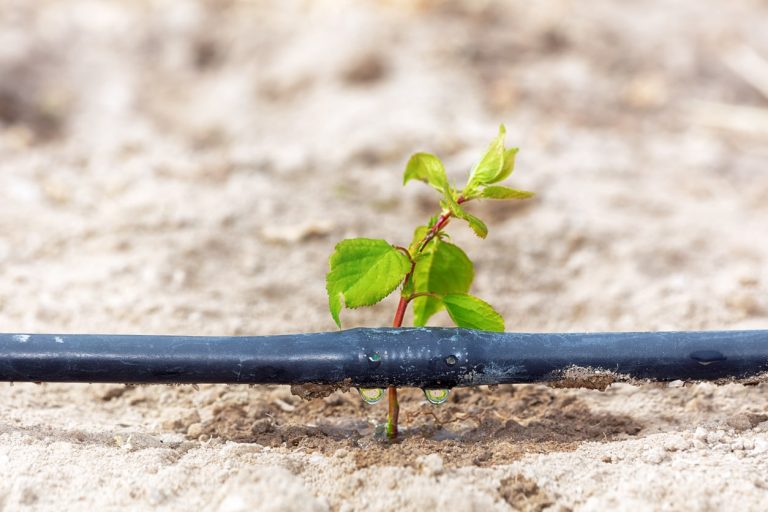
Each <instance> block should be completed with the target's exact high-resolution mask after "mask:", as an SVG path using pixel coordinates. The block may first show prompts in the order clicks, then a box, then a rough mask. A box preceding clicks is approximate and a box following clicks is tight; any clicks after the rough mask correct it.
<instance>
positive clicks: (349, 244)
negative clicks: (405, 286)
mask: <svg viewBox="0 0 768 512" xmlns="http://www.w3.org/2000/svg"><path fill="white" fill-rule="evenodd" d="M330 266H331V270H330V272H328V274H327V275H326V278H325V289H326V291H327V292H328V308H329V309H330V311H331V316H332V317H333V320H334V321H335V322H336V325H338V326H339V327H341V320H340V319H339V312H340V311H341V307H342V305H341V298H342V297H343V298H344V305H345V306H346V307H348V308H357V307H361V306H371V305H373V304H376V303H377V302H379V301H380V300H381V299H383V298H384V297H386V296H387V295H389V294H390V293H392V292H393V291H394V290H395V288H397V286H398V285H399V284H400V283H401V282H402V280H403V279H404V278H405V276H406V274H407V273H408V271H409V270H410V269H411V262H410V260H409V259H408V257H407V256H406V255H405V254H403V253H402V252H401V251H399V250H397V249H395V248H394V247H392V246H391V245H390V244H389V243H388V242H387V241H386V240H373V239H370V238H352V239H348V240H343V241H342V242H340V243H339V244H337V245H336V249H335V250H334V252H333V254H332V255H331V258H330Z"/></svg>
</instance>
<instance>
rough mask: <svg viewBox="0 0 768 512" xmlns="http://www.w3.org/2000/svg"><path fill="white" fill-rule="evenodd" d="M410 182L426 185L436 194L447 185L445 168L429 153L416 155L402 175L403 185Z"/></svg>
mask: <svg viewBox="0 0 768 512" xmlns="http://www.w3.org/2000/svg"><path fill="white" fill-rule="evenodd" d="M410 180H420V181H423V182H425V183H428V184H429V185H431V186H432V187H433V188H435V189H436V190H437V191H438V192H442V191H443V188H444V187H445V186H446V185H447V184H448V178H447V176H446V175H445V168H444V167H443V164H442V162H440V159H439V158H437V157H436V156H435V155H430V154H429V153H416V154H415V155H413V156H412V157H411V159H410V160H409V161H408V165H406V166H405V173H404V174H403V185H405V184H406V183H408V182H409V181H410Z"/></svg>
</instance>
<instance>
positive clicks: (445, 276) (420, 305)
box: [326, 125, 533, 438]
mask: <svg viewBox="0 0 768 512" xmlns="http://www.w3.org/2000/svg"><path fill="white" fill-rule="evenodd" d="M505 133H506V130H505V128H504V126H503V125H502V126H500V127H499V134H498V135H497V136H496V138H495V139H493V141H492V142H491V144H490V146H489V147H488V150H487V151H486V152H485V154H484V155H483V156H482V158H481V159H480V160H479V161H478V162H477V164H475V166H474V167H473V168H472V170H471V171H470V173H469V177H468V179H467V183H466V185H464V188H462V189H459V188H457V187H456V186H455V185H452V184H451V183H449V182H448V177H447V175H446V173H445V168H444V167H443V164H442V162H440V159H438V158H437V157H436V156H434V155H431V154H429V153H416V154H415V155H413V156H412V157H411V159H410V160H409V161H408V165H407V166H406V168H405V173H404V175H403V185H405V184H406V183H408V182H409V181H411V180H419V181H423V182H424V183H426V184H428V185H429V186H431V187H432V188H434V189H435V190H436V191H437V192H438V194H440V208H441V211H440V213H439V214H437V215H435V216H433V217H432V218H431V219H430V220H429V222H428V223H427V224H426V225H423V226H419V227H417V228H416V230H415V231H414V234H413V239H412V240H411V243H410V245H408V246H407V247H405V246H400V245H392V244H390V243H389V242H387V241H386V240H380V239H372V238H351V239H347V240H343V241H341V242H340V243H339V244H337V245H336V248H335V250H334V252H333V254H332V255H331V258H330V271H329V272H328V274H327V276H326V290H327V291H328V307H329V309H330V311H331V316H332V317H333V320H334V321H335V322H336V325H338V326H339V327H341V319H340V317H339V314H340V313H341V309H342V307H347V308H351V309H354V308H358V307H362V306H372V305H374V304H376V303H378V302H380V301H381V300H383V299H384V298H385V297H387V296H388V295H389V294H391V293H392V292H394V291H395V290H396V289H397V288H398V287H399V288H400V302H399V303H398V305H397V310H396V311H395V318H394V320H393V322H392V325H393V326H394V327H402V325H403V318H404V316H405V312H406V309H407V308H408V305H409V304H413V325H414V326H417V327H419V326H424V325H426V324H427V322H428V321H429V319H430V318H431V317H432V316H433V315H434V314H435V313H438V312H439V311H441V310H443V309H445V310H446V311H447V312H448V315H449V316H450V317H451V320H453V322H454V323H455V324H456V326H457V327H464V328H467V329H479V330H485V331H498V332H503V331H504V319H503V318H502V316H501V315H500V314H499V313H498V312H497V311H496V310H495V309H493V307H492V306H491V305H490V304H488V303H487V302H485V301H483V300H481V299H479V298H477V297H475V296H473V295H470V294H469V289H470V286H471V285H472V280H473V278H474V275H475V271H474V267H473V265H472V261H471V260H470V259H469V257H468V256H467V255H466V253H465V252H464V251H463V250H462V249H461V248H459V246H457V245H456V244H453V243H451V242H449V241H448V240H449V238H448V236H447V235H446V233H445V227H446V226H447V225H448V222H449V221H450V220H451V218H453V217H455V218H457V219H461V220H463V221H465V222H467V224H468V225H469V227H470V228H471V229H472V230H473V231H474V232H475V234H476V235H477V236H479V237H480V238H485V237H486V236H487V235H488V227H487V226H486V225H485V223H484V222H483V221H482V220H480V219H479V218H477V217H476V216H474V215H472V214H471V213H469V212H468V211H466V210H465V209H464V206H463V205H464V204H465V203H468V202H469V201H473V200H476V199H501V200H509V199H527V198H529V197H532V196H533V193H532V192H526V191H523V190H517V189H513V188H509V187H505V186H502V185H497V183H499V182H501V181H503V180H505V179H507V178H508V177H509V176H510V175H511V174H512V171H513V169H514V166H515V155H516V154H517V148H509V149H507V148H505V147H504V135H505ZM342 300H343V304H342ZM383 394H384V393H383V391H382V390H370V389H361V390H360V395H361V396H362V397H363V400H365V401H366V402H368V403H375V402H378V401H379V400H380V399H381V398H382V397H383ZM424 394H425V396H426V398H427V400H429V401H430V402H431V403H435V404H437V403H442V402H444V401H445V400H446V399H447V397H448V391H447V390H440V389H438V390H434V389H433V390H425V391H424ZM387 397H388V400H389V411H388V415H387V423H386V433H387V436H388V437H390V438H393V437H396V436H397V420H398V413H399V405H398V402H397V388H395V387H394V386H390V387H389V388H388V389H387Z"/></svg>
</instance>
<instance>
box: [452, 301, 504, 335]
mask: <svg viewBox="0 0 768 512" xmlns="http://www.w3.org/2000/svg"><path fill="white" fill-rule="evenodd" d="M443 304H444V305H445V309H446V310H448V314H449V315H450V316H451V319H452V320H453V321H454V323H455V324H456V326H457V327H463V328H465V329H478V330H481V331H494V332H504V318H502V316H501V315H500V314H499V313H498V312H497V311H496V310H495V309H493V307H491V305H490V304H488V303H487V302H485V301H483V300H480V299H478V298H477V297H474V296H472V295H468V294H453V295H446V296H445V297H443Z"/></svg>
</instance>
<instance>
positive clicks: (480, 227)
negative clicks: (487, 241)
mask: <svg viewBox="0 0 768 512" xmlns="http://www.w3.org/2000/svg"><path fill="white" fill-rule="evenodd" d="M440 204H441V205H443V207H444V208H446V209H448V210H449V211H450V212H451V213H452V214H453V216H454V217H456V218H457V219H462V220H465V221H467V223H468V224H469V227H470V228H472V231H474V232H475V234H476V235H477V236H479V237H480V238H485V237H486V236H488V226H486V225H485V222H483V221H482V220H480V219H478V218H477V217H475V216H474V215H472V214H471V213H469V212H467V211H466V210H464V208H462V207H461V205H460V204H459V203H458V202H456V199H454V198H453V194H452V193H451V191H450V189H449V188H448V187H446V188H445V189H444V190H443V200H442V201H441V202H440Z"/></svg>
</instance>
